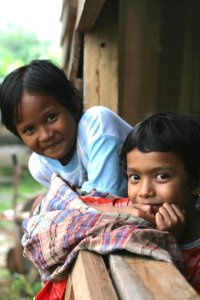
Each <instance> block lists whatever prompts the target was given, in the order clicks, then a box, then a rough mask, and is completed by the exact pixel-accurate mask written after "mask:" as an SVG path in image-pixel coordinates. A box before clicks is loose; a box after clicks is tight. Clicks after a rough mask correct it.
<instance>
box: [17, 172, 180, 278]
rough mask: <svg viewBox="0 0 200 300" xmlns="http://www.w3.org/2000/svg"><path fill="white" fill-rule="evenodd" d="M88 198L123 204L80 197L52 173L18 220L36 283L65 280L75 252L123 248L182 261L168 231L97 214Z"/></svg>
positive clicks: (121, 216) (120, 216)
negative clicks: (36, 203) (36, 274)
mask: <svg viewBox="0 0 200 300" xmlns="http://www.w3.org/2000/svg"><path fill="white" fill-rule="evenodd" d="M104 196H105V195H104ZM92 199H93V200H94V203H96V204H99V205H104V204H105V205H115V206H123V205H127V201H128V200H127V199H119V198H117V199H102V198H100V197H94V198H91V197H88V196H86V197H81V196H79V195H78V194H77V193H76V192H74V191H73V190H72V188H71V187H70V186H69V185H68V184H67V183H66V182H65V181H63V180H62V179H61V178H60V177H59V176H58V175H57V174H54V175H53V176H52V182H51V185H50V188H49V190H48V193H47V194H46V197H45V198H44V200H43V201H42V203H41V204H40V205H39V206H38V207H37V208H36V210H35V212H34V215H33V216H32V217H30V218H28V219H26V220H25V221H24V222H23V231H24V235H23V237H22V245H23V247H24V252H23V254H24V256H25V257H26V258H27V259H30V260H31V261H32V262H33V263H34V264H35V266H36V267H37V268H38V270H39V272H40V274H41V280H43V281H59V280H62V279H63V278H65V277H66V272H67V271H68V269H69V267H70V266H71V264H72V263H73V262H74V260H75V258H76V256H77V254H78V252H79V251H80V250H90V251H95V252H97V253H100V254H102V255H105V254H109V253H111V252H114V251H116V250H127V251H129V252H131V253H135V254H139V255H144V256H150V257H152V258H154V259H157V260H163V261H167V262H174V263H177V265H179V264H180V263H181V262H182V253H181V250H180V249H179V246H178V245H177V243H176V242H175V239H174V238H173V236H172V235H170V234H169V233H168V232H163V231H159V230H156V229H155V228H154V227H153V225H152V224H150V223H149V222H147V221H145V220H143V219H141V218H138V217H134V216H133V215H130V214H125V213H117V212H116V213H100V212H99V211H97V210H95V209H94V208H92V207H89V206H88V205H87V204H86V203H84V201H85V202H91V201H92Z"/></svg>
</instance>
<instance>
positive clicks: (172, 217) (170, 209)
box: [155, 203, 186, 239]
mask: <svg viewBox="0 0 200 300" xmlns="http://www.w3.org/2000/svg"><path fill="white" fill-rule="evenodd" d="M155 219H156V225H157V229H158V230H162V231H169V232H170V233H171V234H173V236H174V237H175V238H176V239H179V238H180V237H181V235H182V233H183V230H184V227H185V223H186V218H185V211H184V210H183V209H180V208H179V207H178V206H177V205H175V204H169V203H164V204H163V206H161V207H160V208H159V210H158V212H157V213H156V215H155Z"/></svg>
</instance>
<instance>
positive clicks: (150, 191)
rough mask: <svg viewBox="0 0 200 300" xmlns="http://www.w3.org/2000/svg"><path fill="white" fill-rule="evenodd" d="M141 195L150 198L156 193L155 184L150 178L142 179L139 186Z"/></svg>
mask: <svg viewBox="0 0 200 300" xmlns="http://www.w3.org/2000/svg"><path fill="white" fill-rule="evenodd" d="M138 194H139V197H141V198H149V197H153V196H154V195H155V191H154V188H153V184H152V183H151V181H149V180H142V181H141V182H140V187H139V193H138Z"/></svg>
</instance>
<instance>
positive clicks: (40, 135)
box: [15, 92, 77, 164]
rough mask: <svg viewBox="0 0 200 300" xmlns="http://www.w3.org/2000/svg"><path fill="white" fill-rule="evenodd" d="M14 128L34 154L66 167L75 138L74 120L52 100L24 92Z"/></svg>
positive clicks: (75, 124)
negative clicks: (53, 160) (58, 162)
mask: <svg viewBox="0 0 200 300" xmlns="http://www.w3.org/2000/svg"><path fill="white" fill-rule="evenodd" d="M17 117H18V119H19V120H16V122H15V126H16V129H17V131H18V133H19V135H20V137H21V139H22V141H23V142H24V144H25V145H26V146H27V147H29V148H30V149H31V150H32V151H34V152H36V153H37V154H40V155H43V156H46V157H50V158H53V159H58V160H59V161H60V162H61V163H62V164H67V163H68V162H69V160H70V159H71V157H72V155H73V153H74V150H75V146H76V136H77V123H76V120H75V117H74V116H73V115H72V114H71V113H70V112H69V111H68V109H67V108H66V107H64V106H62V105H61V104H60V103H59V102H58V101H57V100H55V99H54V98H53V97H50V96H47V95H42V94H36V95H33V94H28V93H27V92H24V93H23V96H22V100H21V105H20V109H19V112H18V116H17Z"/></svg>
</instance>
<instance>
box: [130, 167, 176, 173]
mask: <svg viewBox="0 0 200 300" xmlns="http://www.w3.org/2000/svg"><path fill="white" fill-rule="evenodd" d="M151 170H153V171H174V168H173V166H160V167H155V168H153V169H151ZM138 171H139V170H138V169H136V168H131V167H130V168H129V167H127V172H138Z"/></svg>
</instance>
